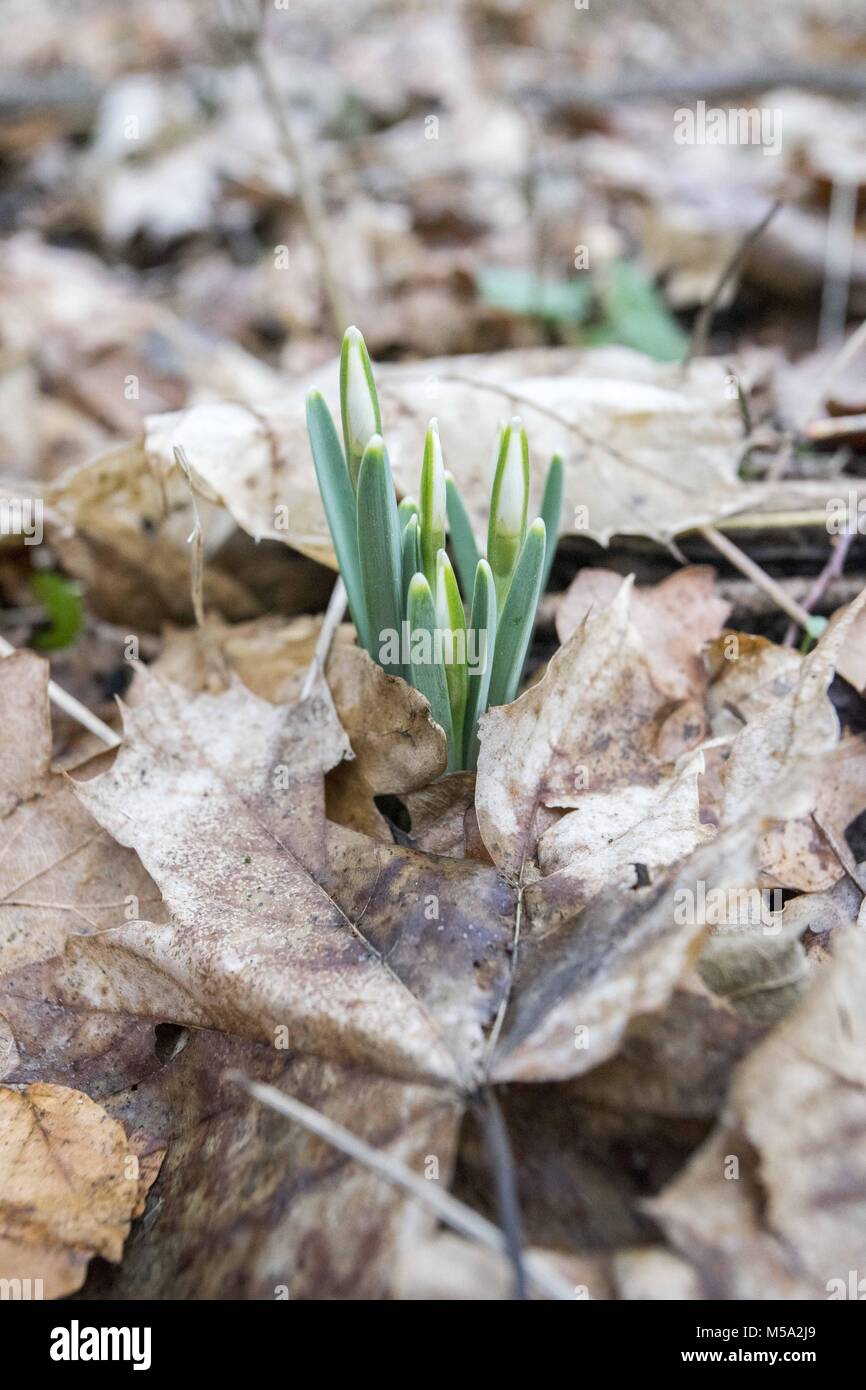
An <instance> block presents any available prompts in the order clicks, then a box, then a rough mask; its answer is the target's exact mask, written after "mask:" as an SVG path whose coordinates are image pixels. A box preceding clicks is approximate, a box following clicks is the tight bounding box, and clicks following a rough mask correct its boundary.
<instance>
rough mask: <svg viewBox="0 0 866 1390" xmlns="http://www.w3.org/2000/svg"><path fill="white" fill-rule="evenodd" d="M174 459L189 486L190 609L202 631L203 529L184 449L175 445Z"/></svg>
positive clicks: (190, 470)
mask: <svg viewBox="0 0 866 1390" xmlns="http://www.w3.org/2000/svg"><path fill="white" fill-rule="evenodd" d="M174 461H175V463H176V464H177V466H178V468H179V469H180V471H181V473H182V474H183V476H184V478H185V479H186V485H187V487H188V488H189V496H190V502H191V503H192V531H191V532H190V534H189V536H188V537H187V542H188V544H189V545H191V546H192V552H191V553H192V559H191V561H190V577H189V583H190V590H191V593H192V611H193V613H194V614H195V621H196V626H197V627H198V630H199V632H203V631H204V530H203V528H202V524H201V517H200V516H199V513H198V503H197V502H196V500H195V488H194V486H193V481H192V469H191V468H190V466H189V459H188V458H187V456H186V450H185V449H181V448H179V447H178V446H177V445H176V446H175V450H174Z"/></svg>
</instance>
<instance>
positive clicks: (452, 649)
mask: <svg viewBox="0 0 866 1390" xmlns="http://www.w3.org/2000/svg"><path fill="white" fill-rule="evenodd" d="M436 621H437V623H438V626H439V632H440V640H441V642H442V646H443V651H444V658H443V659H444V664H445V679H446V681H447V683H448V698H449V701H450V703H451V727H452V729H453V731H454V747H455V750H456V753H457V757H458V758H459V759H461V760H462V755H463V726H464V722H465V719H466V687H467V681H468V677H467V672H466V636H467V635H466V614H465V613H464V611H463V600H462V598H461V597H460V590H459V588H458V586H457V576H456V575H455V573H454V571H453V569H452V568H451V561H450V560H449V559H448V556H447V554H446V553H445V551H444V550H440V551H439V553H438V555H437V556H436Z"/></svg>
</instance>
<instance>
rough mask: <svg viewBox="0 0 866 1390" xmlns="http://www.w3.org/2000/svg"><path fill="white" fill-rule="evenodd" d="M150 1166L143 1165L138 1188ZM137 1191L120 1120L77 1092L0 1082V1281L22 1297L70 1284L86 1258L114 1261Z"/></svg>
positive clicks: (71, 1287)
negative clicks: (24, 1291) (26, 1286)
mask: <svg viewBox="0 0 866 1390" xmlns="http://www.w3.org/2000/svg"><path fill="white" fill-rule="evenodd" d="M155 1176H156V1171H155V1168H154V1166H153V1165H148V1168H147V1172H146V1177H145V1179H144V1190H145V1191H146V1189H147V1187H148V1186H149V1185H150V1183H151V1182H152V1181H153V1179H154V1177H155ZM141 1196H142V1173H141V1167H140V1165H139V1162H138V1159H137V1157H136V1154H135V1153H134V1152H133V1151H132V1150H131V1148H130V1144H129V1142H128V1140H127V1137H126V1134H125V1132H124V1129H123V1126H122V1125H120V1124H119V1123H118V1122H117V1121H116V1120H113V1119H111V1118H110V1117H109V1116H108V1115H107V1114H106V1112H105V1110H103V1108H102V1106H100V1105H97V1104H96V1103H95V1101H92V1100H90V1099H89V1097H88V1096H86V1095H83V1094H82V1093H81V1092H80V1091H73V1090H69V1089H67V1088H66V1087H63V1086H51V1085H45V1084H36V1085H33V1086H26V1087H24V1088H22V1089H20V1090H14V1089H11V1088H9V1087H5V1086H3V1087H0V1278H2V1279H3V1280H4V1281H5V1280H7V1279H10V1280H28V1281H30V1287H31V1288H32V1289H34V1290H35V1288H37V1287H38V1288H39V1289H40V1292H32V1293H31V1294H30V1295H24V1296H25V1297H27V1296H29V1297H36V1298H38V1297H45V1298H61V1297H63V1296H64V1295H65V1294H69V1293H73V1292H74V1291H75V1290H76V1289H77V1288H80V1286H81V1284H82V1283H83V1282H84V1278H85V1275H86V1273H87V1265H88V1262H89V1261H90V1259H91V1258H92V1257H93V1256H94V1255H101V1256H102V1257H103V1259H106V1260H114V1261H117V1260H119V1259H120V1258H121V1255H122V1253H123V1242H124V1240H125V1239H126V1237H127V1235H128V1234H129V1227H130V1222H131V1219H132V1217H133V1215H134V1214H135V1212H136V1209H137V1208H138V1206H139V1202H140V1199H141Z"/></svg>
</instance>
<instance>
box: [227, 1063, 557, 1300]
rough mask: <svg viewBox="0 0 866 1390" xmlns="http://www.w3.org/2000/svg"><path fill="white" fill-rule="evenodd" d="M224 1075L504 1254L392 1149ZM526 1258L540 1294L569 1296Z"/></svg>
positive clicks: (485, 1226)
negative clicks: (379, 1147)
mask: <svg viewBox="0 0 866 1390" xmlns="http://www.w3.org/2000/svg"><path fill="white" fill-rule="evenodd" d="M225 1076H226V1080H228V1081H233V1082H234V1083H235V1084H236V1085H238V1086H240V1087H241V1088H242V1089H243V1090H245V1091H246V1092H247V1094H248V1095H251V1096H252V1097H253V1098H254V1099H255V1100H257V1101H259V1103H260V1104H261V1105H267V1106H268V1107H269V1108H270V1109H271V1110H276V1111H277V1113H278V1114H280V1115H285V1117H286V1119H289V1120H295V1121H296V1122H297V1123H298V1124H301V1125H303V1126H304V1128H305V1129H308V1130H310V1131H311V1133H313V1134H318V1136H319V1138H320V1139H324V1140H326V1141H327V1142H328V1143H329V1144H333V1146H334V1148H335V1149H339V1150H340V1152H341V1153H344V1154H347V1155H348V1156H349V1158H353V1159H355V1160H356V1162H358V1163H362V1164H363V1165H364V1167H365V1168H369V1169H370V1171H371V1172H373V1173H375V1174H376V1175H377V1176H378V1177H380V1178H382V1179H383V1180H384V1181H385V1182H389V1183H391V1184H392V1186H394V1187H399V1188H400V1189H401V1190H402V1191H403V1192H407V1193H408V1194H409V1196H410V1197H413V1198H414V1199H415V1200H416V1201H417V1202H420V1203H421V1205H422V1206H425V1207H427V1209H428V1210H429V1211H432V1212H433V1213H434V1215H436V1216H438V1218H439V1219H440V1221H444V1222H445V1224H446V1225H447V1226H450V1227H451V1229H452V1230H454V1231H457V1233H458V1234H459V1235H461V1236H465V1237H467V1239H469V1240H474V1241H477V1242H478V1243H479V1245H484V1246H486V1247H487V1249H488V1250H495V1251H497V1252H498V1253H500V1254H501V1253H507V1248H506V1238H505V1235H504V1233H503V1232H502V1231H500V1230H499V1228H498V1227H497V1226H494V1225H493V1222H492V1221H488V1220H487V1218H486V1217H484V1216H481V1215H479V1213H478V1212H476V1211H473V1210H472V1208H471V1207H468V1206H466V1204H465V1203H464V1202H460V1201H458V1199H457V1198H456V1197H454V1196H452V1194H451V1193H450V1192H443V1191H442V1189H441V1188H439V1187H438V1186H437V1185H436V1183H433V1182H426V1181H425V1180H424V1179H423V1178H420V1177H419V1176H418V1174H417V1173H413V1172H412V1169H411V1168H407V1166H406V1164H405V1163H401V1162H400V1160H399V1159H397V1158H395V1157H394V1156H393V1154H388V1153H384V1152H383V1151H382V1150H381V1149H375V1148H373V1146H372V1144H368V1143H367V1142H366V1140H364V1139H359V1138H358V1136H357V1135H356V1134H353V1133H352V1132H351V1130H348V1129H345V1128H344V1127H343V1126H342V1125H339V1124H337V1123H336V1122H335V1121H334V1120H330V1119H328V1117H327V1115H323V1114H322V1113H321V1112H320V1111H318V1110H313V1109H312V1108H311V1107H310V1106H309V1105H304V1103H303V1102H302V1101H299V1100H295V1098H294V1097H293V1096H287V1095H284V1093H283V1092H282V1091H278V1090H277V1088H276V1087H275V1086H268V1085H265V1084H264V1083H262V1082H260V1081H253V1080H251V1079H250V1077H248V1076H244V1075H243V1073H241V1072H237V1071H229V1072H226V1073H225ZM525 1263H526V1273H527V1277H528V1279H529V1282H530V1283H531V1284H533V1285H534V1287H535V1288H536V1289H537V1290H538V1292H539V1293H541V1294H543V1295H544V1296H545V1297H546V1298H552V1299H556V1300H559V1301H565V1300H566V1299H568V1300H570V1299H572V1298H573V1296H574V1291H573V1289H572V1288H571V1287H570V1286H569V1285H568V1284H567V1283H566V1282H565V1280H564V1279H562V1278H560V1276H559V1275H558V1274H555V1273H554V1272H553V1271H552V1270H549V1269H546V1268H545V1267H544V1266H543V1265H541V1264H540V1263H539V1261H538V1260H537V1259H535V1258H534V1257H533V1256H532V1255H527V1256H526V1259H525Z"/></svg>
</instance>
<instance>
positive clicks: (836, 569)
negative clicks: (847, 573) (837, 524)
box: [782, 531, 854, 647]
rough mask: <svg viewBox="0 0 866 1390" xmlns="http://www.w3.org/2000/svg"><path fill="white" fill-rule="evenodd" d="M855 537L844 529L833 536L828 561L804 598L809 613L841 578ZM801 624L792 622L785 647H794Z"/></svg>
mask: <svg viewBox="0 0 866 1390" xmlns="http://www.w3.org/2000/svg"><path fill="white" fill-rule="evenodd" d="M853 539H854V533H853V532H852V531H842V532H840V534H839V535H838V536H833V538H832V540H831V542H830V544H831V547H832V549H831V551H830V555H829V558H828V560H827V563H826V565H825V566H824V568H823V569H822V571H821V573H820V574H819V575H818V578H817V579H816V580H815V583H814V584H813V585H812V587H811V589H810V590H809V592H808V593H807V595H806V597H805V598H804V599H803V607H804V608H805V609H806V612H807V613H811V612H812V610H813V609H814V607H815V605H816V603H820V601H821V599H822V598H823V597H824V595H825V593H826V592H827V590H828V589H829V587H830V585H831V584H832V583H833V580H834V579H839V578H841V575H842V571H843V569H844V568H845V558H846V556H847V554H848V551H849V549H850V548H851V542H852V541H853ZM799 626H800V624H797V623H793V622H792V623H791V625H790V626H789V628H788V631H787V632H786V633H785V640H784V641H783V643H782V646H783V647H793V645H794V639H795V638H796V636H797V629H798V627H799Z"/></svg>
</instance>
